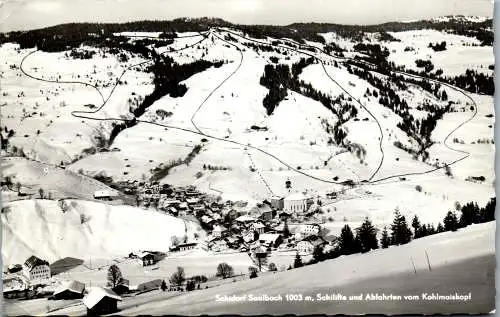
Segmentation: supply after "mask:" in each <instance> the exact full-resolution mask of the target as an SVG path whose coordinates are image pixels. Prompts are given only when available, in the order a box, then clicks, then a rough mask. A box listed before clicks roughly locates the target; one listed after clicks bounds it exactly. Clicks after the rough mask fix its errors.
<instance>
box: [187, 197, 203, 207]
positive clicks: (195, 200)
mask: <svg viewBox="0 0 500 317" xmlns="http://www.w3.org/2000/svg"><path fill="white" fill-rule="evenodd" d="M199 201H200V200H199V199H198V198H194V197H193V198H188V199H186V202H187V203H188V204H189V205H196V204H198V202H199Z"/></svg>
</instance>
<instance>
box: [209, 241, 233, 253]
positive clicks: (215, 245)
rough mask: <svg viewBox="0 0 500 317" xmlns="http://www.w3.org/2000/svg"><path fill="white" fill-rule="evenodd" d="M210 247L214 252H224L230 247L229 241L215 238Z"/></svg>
mask: <svg viewBox="0 0 500 317" xmlns="http://www.w3.org/2000/svg"><path fill="white" fill-rule="evenodd" d="M209 248H210V249H211V250H212V251H214V252H222V251H226V250H228V249H229V246H228V244H227V241H226V240H224V239H215V240H212V241H210V243H209Z"/></svg>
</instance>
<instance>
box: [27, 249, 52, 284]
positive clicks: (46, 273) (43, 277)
mask: <svg viewBox="0 0 500 317" xmlns="http://www.w3.org/2000/svg"><path fill="white" fill-rule="evenodd" d="M23 275H24V276H25V277H26V278H27V279H28V280H29V281H30V282H31V283H32V284H36V283H44V282H47V280H48V279H50V266H49V262H47V261H44V260H42V259H40V258H37V257H36V256H34V255H32V256H30V257H29V258H28V259H27V260H26V262H24V264H23Z"/></svg>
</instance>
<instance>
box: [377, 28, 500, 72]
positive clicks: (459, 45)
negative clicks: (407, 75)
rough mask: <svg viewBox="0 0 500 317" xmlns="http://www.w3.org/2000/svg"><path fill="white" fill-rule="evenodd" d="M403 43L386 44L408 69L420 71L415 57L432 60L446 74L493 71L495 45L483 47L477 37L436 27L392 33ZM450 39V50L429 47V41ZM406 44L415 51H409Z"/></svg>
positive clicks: (391, 57)
mask: <svg viewBox="0 0 500 317" xmlns="http://www.w3.org/2000/svg"><path fill="white" fill-rule="evenodd" d="M390 34H391V35H392V36H394V37H395V38H397V39H399V40H401V42H389V43H387V44H386V47H387V48H388V49H389V51H390V53H391V54H390V55H389V60H390V61H393V62H395V63H396V65H404V66H406V67H407V68H408V69H413V70H419V69H418V68H417V66H416V64H415V60H417V59H422V60H430V61H432V63H433V64H434V68H435V69H442V70H443V74H444V75H445V76H455V75H461V74H464V73H465V71H466V70H467V69H468V68H469V69H474V70H477V71H479V72H482V73H486V74H492V73H493V70H490V69H488V66H490V65H493V64H495V59H494V55H493V47H491V46H480V44H481V43H480V42H479V41H478V40H477V39H474V38H470V37H466V36H462V35H454V34H449V33H446V32H440V31H435V30H416V31H406V32H390ZM443 41H445V42H446V50H445V51H441V52H435V51H434V50H433V49H432V48H430V47H428V46H429V43H432V44H436V43H441V42H443ZM406 47H410V48H413V49H414V50H413V51H405V48H406Z"/></svg>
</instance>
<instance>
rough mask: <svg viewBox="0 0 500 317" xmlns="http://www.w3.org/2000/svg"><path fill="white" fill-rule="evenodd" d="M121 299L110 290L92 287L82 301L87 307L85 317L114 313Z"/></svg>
mask: <svg viewBox="0 0 500 317" xmlns="http://www.w3.org/2000/svg"><path fill="white" fill-rule="evenodd" d="M121 300H122V298H121V297H120V296H118V295H117V294H116V293H115V292H113V291H112V290H110V289H107V288H102V287H93V288H92V289H91V290H90V292H89V293H88V294H87V296H86V297H85V298H84V299H83V304H84V305H85V307H87V316H101V315H103V314H111V313H115V312H116V311H117V310H118V305H117V304H118V301H121Z"/></svg>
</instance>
